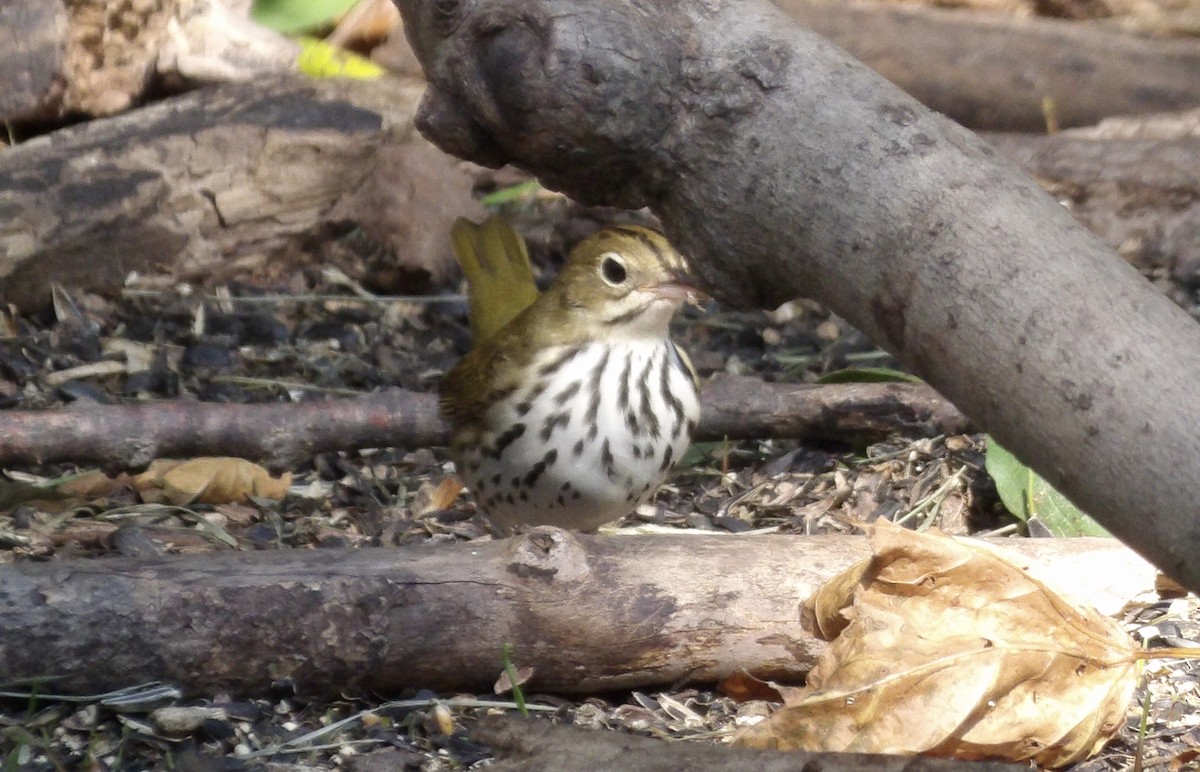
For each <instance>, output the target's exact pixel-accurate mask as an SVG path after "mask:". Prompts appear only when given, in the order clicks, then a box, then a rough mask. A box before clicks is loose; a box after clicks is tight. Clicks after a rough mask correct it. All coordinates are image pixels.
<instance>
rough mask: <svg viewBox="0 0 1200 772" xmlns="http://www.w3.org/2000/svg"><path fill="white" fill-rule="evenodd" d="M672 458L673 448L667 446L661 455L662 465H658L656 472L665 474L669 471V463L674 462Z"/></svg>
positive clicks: (673, 454)
mask: <svg viewBox="0 0 1200 772" xmlns="http://www.w3.org/2000/svg"><path fill="white" fill-rule="evenodd" d="M674 456H675V448H673V447H671V446H670V445H668V446H667V450H666V452H665V453H663V460H662V463H661V464H659V465H658V471H660V472H665V471H667V470H668V469H670V468H671V462H672V461H673V460H674Z"/></svg>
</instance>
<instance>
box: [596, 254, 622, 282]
mask: <svg viewBox="0 0 1200 772" xmlns="http://www.w3.org/2000/svg"><path fill="white" fill-rule="evenodd" d="M600 272H601V274H602V275H603V276H604V280H605V281H606V282H608V283H609V284H612V285H617V284H624V283H625V277H626V275H627V274H626V271H625V263H624V262H623V261H622V260H621V258H619V257H617V256H616V255H615V254H612V253H610V254H607V255H605V256H604V259H603V260H602V261H601V262H600Z"/></svg>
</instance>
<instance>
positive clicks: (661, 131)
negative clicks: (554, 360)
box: [397, 0, 1200, 590]
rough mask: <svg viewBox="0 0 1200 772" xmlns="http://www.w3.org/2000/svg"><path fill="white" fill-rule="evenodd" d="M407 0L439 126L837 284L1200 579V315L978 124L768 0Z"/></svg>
mask: <svg viewBox="0 0 1200 772" xmlns="http://www.w3.org/2000/svg"><path fill="white" fill-rule="evenodd" d="M397 2H398V5H399V7H400V10H401V13H402V14H403V16H404V20H405V30H406V31H407V33H408V35H409V38H410V40H411V41H412V42H413V50H414V51H415V52H416V53H417V55H418V57H419V58H420V59H421V62H422V64H423V66H424V67H425V71H426V75H427V77H428V80H429V84H430V85H429V88H428V89H427V90H426V92H425V96H424V98H423V100H422V103H421V111H420V114H419V115H418V119H417V121H418V125H419V126H420V128H421V130H422V131H424V132H425V133H426V134H427V135H428V136H430V137H431V138H432V139H434V140H435V141H436V142H437V143H439V145H440V146H442V147H443V148H444V149H446V150H448V151H450V152H453V153H455V154H457V155H460V156H461V157H463V158H467V159H470V160H474V161H476V162H479V163H483V164H485V165H489V164H490V165H496V164H500V163H506V162H513V163H516V164H518V165H520V166H522V167H524V168H526V169H527V170H529V171H531V172H533V173H534V174H537V175H538V176H539V178H541V179H542V180H543V181H545V182H546V183H547V184H549V185H551V186H554V187H557V188H559V189H561V190H563V191H565V192H568V193H570V194H571V195H574V196H576V197H577V198H579V199H581V200H582V201H584V202H586V203H591V204H607V205H618V206H624V207H627V208H636V207H642V206H649V207H650V208H651V210H653V211H654V212H655V214H657V215H658V216H659V219H660V220H661V221H662V223H663V226H664V229H665V232H666V233H667V235H668V236H669V237H670V238H671V239H672V241H674V242H675V243H676V244H677V245H678V246H679V247H680V248H681V250H682V251H683V252H684V253H685V254H687V255H688V256H689V257H690V258H691V260H692V263H693V265H694V267H695V269H696V271H697V273H698V274H699V275H701V276H702V277H703V278H704V279H705V281H706V283H707V284H708V287H709V289H710V290H711V291H712V293H713V294H714V296H716V297H717V298H718V299H719V300H722V301H725V302H728V303H730V304H733V305H742V306H750V305H754V306H759V307H766V308H770V307H774V306H776V305H778V304H779V303H782V302H783V301H785V300H788V299H790V298H792V297H794V296H796V295H800V294H807V295H810V296H812V297H815V298H817V299H818V300H820V301H822V302H824V303H825V304H826V305H828V306H829V307H830V308H831V309H833V310H834V311H835V312H836V313H838V314H839V315H841V316H842V317H843V318H845V319H847V320H848V321H850V322H851V323H852V324H854V326H855V327H857V328H858V329H860V330H861V331H862V332H864V333H865V334H866V335H868V336H869V337H870V338H871V339H873V340H875V341H876V342H878V343H879V344H880V345H883V346H885V347H886V348H888V349H889V350H890V351H892V352H893V353H894V354H895V355H896V356H897V358H898V360H899V361H900V362H901V363H902V365H903V366H904V367H905V368H906V369H908V370H910V371H911V372H913V373H915V374H917V375H919V376H921V377H922V378H923V379H924V380H926V381H928V382H929V383H930V384H931V385H932V386H933V387H934V388H936V389H937V390H938V391H939V392H940V393H942V394H944V395H945V396H946V397H947V398H949V399H950V400H951V401H952V402H954V404H955V405H957V406H958V407H959V408H960V409H961V410H962V411H963V412H964V413H965V414H966V415H967V416H968V417H969V418H971V419H972V421H974V422H975V423H976V424H977V425H978V426H979V427H981V428H982V429H984V430H985V431H988V432H990V433H992V434H993V435H994V436H995V437H996V439H997V440H998V441H999V442H1001V443H1002V444H1003V445H1004V446H1005V447H1006V448H1009V449H1011V450H1012V451H1013V452H1014V453H1015V454H1016V455H1017V456H1018V457H1019V458H1021V459H1022V460H1023V461H1025V462H1026V463H1028V464H1029V465H1030V466H1031V467H1032V468H1033V469H1035V470H1036V471H1038V472H1039V473H1040V474H1041V475H1042V476H1043V477H1045V478H1046V479H1047V480H1048V481H1049V482H1050V483H1051V484H1052V485H1054V486H1055V487H1056V488H1057V489H1058V490H1060V491H1062V492H1063V493H1064V494H1066V495H1067V496H1069V497H1070V498H1071V500H1072V501H1073V502H1074V503H1075V504H1077V505H1078V506H1079V507H1081V508H1082V509H1083V510H1084V511H1086V512H1088V513H1089V514H1091V515H1092V516H1093V517H1095V518H1096V519H1097V520H1099V521H1100V522H1101V523H1102V524H1103V525H1105V526H1106V527H1107V528H1108V529H1109V530H1110V531H1111V532H1113V533H1114V534H1116V535H1118V536H1120V537H1121V538H1123V539H1126V540H1127V541H1128V543H1129V544H1131V545H1134V547H1135V548H1136V549H1138V550H1140V551H1142V552H1143V554H1145V555H1147V556H1150V557H1152V558H1153V559H1154V560H1155V562H1157V564H1158V565H1159V566H1160V567H1162V568H1163V569H1164V570H1165V571H1166V572H1167V573H1168V574H1170V575H1172V576H1173V577H1174V578H1176V579H1177V580H1179V581H1180V582H1181V583H1182V584H1184V585H1185V586H1187V587H1189V588H1191V589H1195V590H1200V561H1198V560H1196V555H1197V554H1200V525H1198V521H1197V519H1196V515H1195V507H1196V501H1197V500H1200V400H1196V399H1195V384H1196V383H1198V382H1200V326H1198V325H1197V324H1196V323H1195V320H1193V319H1191V318H1190V317H1189V316H1188V315H1187V314H1186V313H1185V312H1183V311H1182V310H1180V309H1179V308H1178V307H1177V306H1175V305H1174V304H1172V303H1171V302H1170V301H1169V300H1167V299H1166V298H1164V297H1163V296H1162V295H1161V294H1159V293H1157V292H1156V291H1155V290H1154V288H1153V287H1152V286H1151V285H1150V284H1148V283H1147V282H1146V281H1145V280H1144V279H1143V278H1142V277H1141V276H1140V275H1138V273H1137V272H1136V271H1134V270H1133V269H1132V268H1131V267H1130V266H1129V265H1128V264H1127V263H1126V262H1125V261H1124V260H1121V259H1120V257H1119V256H1117V255H1115V254H1114V253H1113V252H1112V251H1111V250H1110V249H1108V248H1107V247H1106V246H1105V245H1104V244H1102V243H1101V242H1100V241H1099V240H1098V239H1096V238H1095V237H1093V236H1092V235H1091V234H1089V233H1088V232H1087V231H1086V230H1084V229H1083V228H1082V227H1081V226H1080V225H1079V224H1078V223H1076V222H1075V221H1074V220H1072V219H1071V217H1070V215H1068V214H1067V213H1066V212H1065V211H1064V209H1063V207H1062V206H1060V205H1059V204H1058V202H1056V201H1055V200H1054V199H1053V198H1051V197H1050V196H1047V195H1046V194H1045V193H1044V192H1043V191H1042V190H1041V189H1039V188H1038V187H1037V185H1036V184H1035V183H1034V182H1033V181H1032V180H1031V179H1029V178H1028V177H1027V176H1026V175H1025V174H1023V173H1021V172H1020V170H1018V169H1017V168H1016V167H1014V166H1013V165H1012V164H1010V163H1008V162H1007V161H1005V160H1004V159H1003V158H1002V157H1000V156H999V155H998V154H997V153H996V151H995V150H993V149H992V148H991V147H989V146H987V145H986V143H984V142H983V141H982V140H980V139H979V138H978V137H977V136H976V135H974V134H972V133H970V132H969V131H967V130H966V129H963V128H962V127H961V126H958V125H957V124H954V123H952V122H950V121H948V120H946V119H945V118H944V117H942V116H940V115H937V114H934V113H932V112H930V111H929V110H928V109H926V108H924V107H923V106H922V105H921V104H920V103H918V102H917V101H916V100H914V99H913V98H912V97H910V96H908V95H907V94H905V93H904V92H903V91H901V90H900V89H898V88H896V87H895V86H894V85H892V84H890V83H888V82H887V81H885V80H884V79H883V78H881V77H880V76H878V75H877V74H876V73H874V72H872V71H871V70H869V69H868V68H867V67H866V66H864V65H862V64H861V63H859V62H857V61H855V60H854V59H852V58H851V57H849V56H848V55H847V54H845V52H843V51H841V50H840V49H838V48H836V47H835V46H832V45H830V44H829V43H828V41H826V40H825V39H823V38H821V37H820V36H818V35H816V34H815V33H812V32H810V31H809V30H806V29H804V28H802V27H801V26H800V25H799V24H797V23H795V22H794V21H793V20H791V19H790V18H789V17H787V16H786V15H785V14H784V13H782V12H781V11H780V10H779V9H778V8H776V7H774V6H772V5H771V4H770V3H768V2H765V0H680V1H679V2H673V3H657V4H654V3H645V2H641V0H612V1H611V2H606V3H603V4H596V3H592V2H588V1H587V0H496V1H495V2H489V3H486V4H484V5H479V4H472V3H457V2H444V1H443V0H436V1H435V0H397ZM581 41H586V42H587V45H583V44H582V42H581ZM547 62H552V63H554V66H552V67H550V66H547V65H546V63H547Z"/></svg>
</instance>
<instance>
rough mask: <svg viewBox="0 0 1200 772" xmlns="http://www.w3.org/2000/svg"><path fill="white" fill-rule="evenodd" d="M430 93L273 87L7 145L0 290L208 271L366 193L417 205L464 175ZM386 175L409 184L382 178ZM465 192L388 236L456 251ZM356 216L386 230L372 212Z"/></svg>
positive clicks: (397, 85) (25, 300)
mask: <svg viewBox="0 0 1200 772" xmlns="http://www.w3.org/2000/svg"><path fill="white" fill-rule="evenodd" d="M422 88H423V86H422V84H421V83H420V82H417V81H402V80H394V79H390V78H387V79H381V80H378V81H355V80H324V81H316V80H310V79H306V78H301V77H298V76H297V77H295V78H284V79H276V80H272V79H264V80H260V81H256V82H255V83H252V84H235V85H229V86H223V87H220V88H214V89H209V90H200V91H196V92H193V93H191V94H188V95H186V96H182V97H179V98H176V99H170V100H166V101H164V102H161V103H158V104H156V105H154V106H152V107H147V108H144V109H141V110H137V111H134V112H131V113H127V114H125V115H122V116H119V117H116V118H111V119H107V120H98V121H92V122H90V123H86V124H81V125H79V126H76V127H73V128H69V129H64V130H61V131H58V132H55V133H53V134H51V135H47V136H44V137H40V138H38V139H35V140H31V141H29V142H26V143H24V144H21V145H17V146H15V147H13V148H10V149H8V150H6V151H5V152H4V153H0V295H2V296H3V297H4V299H5V301H7V302H10V303H14V304H16V305H17V306H18V307H21V308H33V307H37V306H39V305H41V304H43V303H45V302H46V300H47V298H48V285H49V283H50V281H57V282H59V283H62V284H64V285H66V286H72V287H83V288H88V289H94V290H97V291H111V290H112V289H113V288H115V287H119V286H121V282H122V281H123V280H124V277H125V276H126V275H127V274H128V273H129V272H130V271H134V270H140V271H145V270H149V269H162V270H168V271H171V272H173V273H174V274H176V275H178V276H183V277H203V276H204V275H206V274H208V273H211V272H213V271H216V270H219V269H220V268H221V267H222V264H223V262H224V261H226V260H229V259H231V258H235V257H240V256H247V255H250V256H254V255H270V254H272V253H274V252H276V251H278V250H280V249H281V247H282V246H283V245H285V244H287V243H289V239H294V238H297V237H298V236H300V235H302V234H304V233H307V232H309V231H310V230H311V229H313V228H316V227H318V226H319V225H320V223H322V222H323V221H325V220H326V219H345V218H346V217H347V216H348V215H347V214H346V213H345V212H344V209H345V208H346V207H345V206H342V207H339V206H338V204H339V203H343V204H344V202H345V201H346V200H348V199H350V198H352V197H353V196H354V195H356V193H358V192H359V191H378V190H379V189H380V188H383V189H384V190H391V191H392V193H393V195H395V196H400V197H404V198H405V199H406V200H407V199H408V198H412V196H411V191H412V190H413V189H433V190H440V189H444V188H446V187H447V186H450V185H451V184H452V182H453V180H454V179H456V175H459V174H460V173H459V172H458V171H457V170H456V169H455V162H452V161H450V160H449V159H445V157H444V155H443V154H442V153H440V152H439V151H437V150H436V149H434V148H433V147H431V146H430V145H429V144H428V143H427V142H426V141H425V140H423V139H420V138H418V137H417V135H416V134H415V132H414V131H413V128H412V120H413V114H414V112H415V109H416V104H417V100H418V99H419V98H420V94H421V90H422ZM397 154H399V155H400V157H399V158H397V157H396V156H397ZM431 156H432V157H433V160H430V157H431ZM397 170H400V171H399V172H398V171H397ZM404 170H408V172H409V176H408V178H407V179H406V178H405V177H404V174H403V172H404ZM383 174H392V175H396V176H397V177H399V179H394V178H384V181H383V182H377V181H376V180H377V177H378V176H379V175H383ZM457 184H458V187H459V188H461V191H460V193H459V195H458V198H457V199H455V201H456V202H457V201H461V202H462V204H461V206H462V207H463V208H464V209H466V211H465V212H464V211H446V210H447V209H449V208H450V207H447V206H446V200H447V199H445V198H442V199H439V198H438V197H436V196H432V195H431V196H428V197H424V198H420V199H415V200H413V201H411V202H409V203H410V204H411V206H410V207H409V208H410V209H411V210H412V213H411V217H412V219H411V220H408V221H406V222H407V225H406V224H404V223H400V222H395V223H393V225H392V227H393V228H394V230H395V232H394V233H393V234H391V235H392V236H393V238H394V239H396V240H397V241H398V242H399V243H404V244H406V245H409V246H410V247H411V245H412V244H418V245H419V244H423V243H425V242H428V241H430V240H431V239H432V240H439V239H440V243H442V244H443V246H442V247H441V249H442V250H443V251H444V252H445V253H446V255H447V256H449V246H448V244H449V237H448V233H449V226H450V223H451V222H452V220H453V218H454V217H455V216H457V215H460V214H464V213H470V214H477V212H474V211H471V210H470V209H469V207H471V206H473V204H472V202H471V199H470V195H469V194H470V180H469V179H468V178H467V177H466V175H465V174H463V175H461V179H460V180H459V181H458V183H457ZM380 198H381V197H380V196H378V195H377V196H376V200H375V201H374V202H372V203H373V204H374V205H375V206H374V212H375V216H379V210H382V209H384V208H385V202H382V201H381V200H380ZM357 214H359V216H360V219H363V220H367V222H365V223H364V227H368V228H369V231H370V232H371V233H372V234H374V233H375V232H376V231H378V230H380V228H381V226H380V225H379V224H378V223H375V222H372V221H369V214H370V212H368V215H367V216H364V215H362V213H361V212H360V213H357ZM412 251H413V252H419V251H420V250H419V249H417V248H413V250H412Z"/></svg>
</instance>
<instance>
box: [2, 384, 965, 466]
mask: <svg viewBox="0 0 1200 772" xmlns="http://www.w3.org/2000/svg"><path fill="white" fill-rule="evenodd" d="M703 404H704V408H703V414H702V417H701V421H700V427H699V430H698V432H697V438H698V439H702V440H706V439H707V440H722V439H726V438H728V439H765V438H772V437H779V438H791V439H806V440H829V441H837V442H862V443H867V442H871V441H878V440H881V439H884V438H886V437H889V436H891V435H895V434H899V435H903V436H909V437H912V436H923V437H928V436H933V435H937V434H959V433H962V432H965V431H967V429H968V426H967V422H966V419H965V418H963V416H962V414H961V413H959V412H958V411H957V410H956V409H955V408H954V406H952V405H950V404H949V403H948V402H946V401H945V400H944V399H942V398H941V397H940V396H938V395H937V393H936V392H935V391H933V389H931V388H929V387H928V386H923V385H915V384H905V383H875V384H868V383H861V384H841V385H828V386H813V385H803V384H772V383H764V382H762V381H759V380H757V379H754V378H743V377H736V376H724V375H723V376H717V377H716V378H714V379H713V380H712V381H710V382H709V384H708V385H707V386H706V387H705V389H704V394H703ZM448 439H449V436H448V433H447V430H446V427H445V425H444V424H443V423H442V422H441V420H440V419H439V418H438V416H437V397H436V396H435V395H433V394H423V393H417V392H410V391H404V390H402V389H392V390H388V391H383V392H379V393H376V394H368V395H364V396H362V397H357V398H354V399H333V400H327V401H322V402H300V403H296V404H252V405H235V404H215V403H203V402H174V403H163V402H160V403H154V404H146V405H88V406H72V407H69V408H65V409H62V410H7V411H0V465H5V466H12V465H14V464H40V463H48V462H56V461H74V462H91V463H101V464H103V465H104V467H105V468H106V469H108V470H122V469H129V468H137V467H141V466H144V465H146V464H148V463H150V462H151V461H153V460H154V459H156V458H186V457H189V456H200V455H222V456H238V457H240V458H250V459H261V460H265V461H267V462H269V464H270V466H272V467H273V468H278V469H292V468H295V466H296V465H297V464H299V463H302V462H304V461H306V460H308V459H310V458H312V455H313V454H314V453H324V452H329V451H336V450H355V449H361V448H379V447H391V446H399V447H427V446H430V445H443V446H444V445H446V444H447V442H448Z"/></svg>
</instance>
